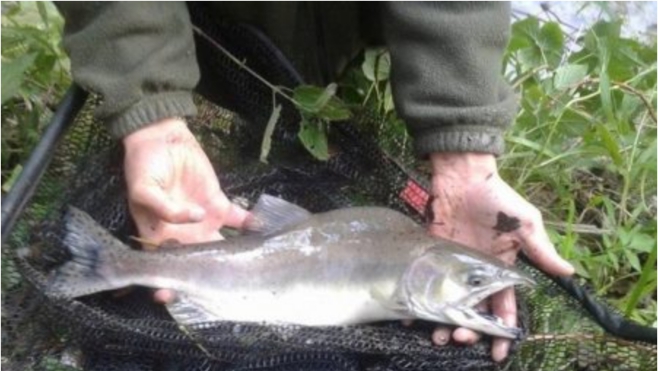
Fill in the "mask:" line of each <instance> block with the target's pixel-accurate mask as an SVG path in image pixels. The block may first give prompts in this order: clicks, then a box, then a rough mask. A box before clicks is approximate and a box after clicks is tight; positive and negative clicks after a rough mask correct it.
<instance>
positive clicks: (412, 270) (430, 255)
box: [398, 245, 534, 338]
mask: <svg viewBox="0 0 658 371" xmlns="http://www.w3.org/2000/svg"><path fill="white" fill-rule="evenodd" d="M514 285H530V286H531V285H534V281H533V279H532V278H531V277H530V276H529V275H527V274H526V273H524V272H522V271H520V270H518V269H517V268H515V267H514V266H511V265H507V264H505V263H504V262H502V261H500V260H499V259H497V258H495V257H492V256H489V255H486V254H483V253H480V252H477V251H474V250H472V249H469V248H467V247H462V246H456V245H450V246H437V247H436V248H432V249H430V250H428V251H426V252H425V253H424V254H422V255H421V256H420V257H418V258H416V259H415V260H414V261H413V262H412V263H411V265H410V266H409V268H408V269H407V271H406V272H405V274H404V276H403V278H402V280H401V282H400V286H399V289H400V290H401V294H402V297H401V298H398V300H400V299H402V301H403V302H405V303H406V305H407V309H408V310H409V311H410V312H411V313H412V314H414V315H415V316H417V317H419V318H423V319H427V320H430V321H436V322H443V323H451V324H454V325H458V326H461V327H465V328H470V329H472V330H475V331H480V332H483V333H486V334H490V335H494V336H503V337H507V338H515V337H516V336H517V335H518V333H519V330H518V329H516V328H512V327H507V326H504V325H503V324H502V323H501V321H499V320H496V318H495V317H494V316H491V315H485V314H480V313H477V312H476V311H475V310H474V309H473V307H474V306H476V305H477V304H478V303H480V302H481V301H482V300H484V299H486V298H488V297H489V296H491V295H492V294H495V293H497V292H499V291H501V290H503V289H506V288H508V287H512V286H514Z"/></svg>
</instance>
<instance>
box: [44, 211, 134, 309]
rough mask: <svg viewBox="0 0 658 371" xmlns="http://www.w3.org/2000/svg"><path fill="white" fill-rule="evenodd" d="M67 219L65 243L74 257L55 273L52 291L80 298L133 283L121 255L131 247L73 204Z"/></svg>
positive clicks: (51, 280) (51, 283)
mask: <svg viewBox="0 0 658 371" xmlns="http://www.w3.org/2000/svg"><path fill="white" fill-rule="evenodd" d="M66 218H67V220H66V229H67V232H66V237H65V238H64V245H65V246H67V247H68V249H69V252H70V253H71V255H72V256H73V258H72V259H71V260H70V261H68V262H67V263H65V264H64V265H62V266H61V267H59V268H58V269H57V270H56V271H55V272H54V274H53V276H52V277H51V279H50V285H49V288H48V291H49V292H50V293H53V294H60V295H65V296H67V297H77V296H83V295H89V294H93V293H96V292H100V291H106V290H112V289H116V288H120V287H124V286H127V285H129V283H128V282H126V279H125V278H123V279H122V278H121V277H122V276H123V277H125V275H121V274H119V273H120V270H121V269H120V264H119V257H120V256H121V255H122V254H127V253H130V251H129V250H130V248H129V247H128V246H126V245H124V244H123V243H122V242H121V241H119V240H118V239H117V238H115V237H114V236H112V235H111V234H110V233H109V232H107V231H106V230H105V229H103V227H101V226H100V225H99V224H98V223H96V221H94V220H93V219H92V218H91V217H90V216H89V215H88V214H87V213H85V212H84V211H82V210H79V209H76V208H73V207H71V208H70V209H69V212H68V214H67V216H66Z"/></svg>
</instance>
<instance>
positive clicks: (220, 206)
mask: <svg viewBox="0 0 658 371" xmlns="http://www.w3.org/2000/svg"><path fill="white" fill-rule="evenodd" d="M212 205H213V208H214V209H215V210H216V211H217V212H218V213H219V215H220V216H221V218H222V225H224V226H227V227H232V228H238V229H241V228H242V226H243V225H244V222H245V221H246V219H247V217H248V216H249V212H248V211H247V210H245V209H243V208H241V207H240V206H238V205H236V204H234V203H231V202H230V201H229V200H228V198H226V196H224V195H223V194H222V195H220V196H218V197H215V198H214V199H213V201H212Z"/></svg>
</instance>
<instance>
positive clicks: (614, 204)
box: [2, 2, 657, 325]
mask: <svg viewBox="0 0 658 371" xmlns="http://www.w3.org/2000/svg"><path fill="white" fill-rule="evenodd" d="M592 7H594V8H595V9H596V10H598V11H599V13H600V14H601V18H605V19H606V20H601V21H599V22H597V23H595V24H593V25H590V26H586V27H584V26H578V27H574V26H573V25H569V24H567V23H566V22H564V21H563V20H562V19H561V18H560V17H558V16H557V15H556V14H555V13H554V12H553V11H552V10H551V8H550V6H549V5H545V6H544V8H545V9H543V12H542V13H541V14H540V16H539V17H533V16H528V15H527V14H524V13H523V12H521V13H518V12H517V13H515V15H516V17H515V20H514V23H513V25H512V38H511V41H510V44H509V47H508V49H507V53H506V55H505V68H504V71H503V73H504V74H505V76H506V78H507V79H508V81H510V83H511V84H512V85H513V86H514V87H515V88H516V89H517V90H518V92H519V96H520V110H519V113H518V116H517V119H516V124H515V125H514V126H513V128H512V129H511V130H510V131H509V132H508V133H507V137H506V142H507V152H506V154H505V155H504V156H502V157H501V159H500V162H499V163H500V168H501V173H502V175H503V177H504V179H507V180H508V182H510V184H511V185H512V186H513V187H514V188H515V189H516V190H517V191H519V192H520V193H521V194H522V195H524V196H525V197H526V198H528V199H529V200H530V201H531V202H533V203H534V204H535V205H537V206H538V207H539V208H540V209H541V210H542V212H543V214H544V219H545V221H546V224H547V227H548V229H549V231H550V234H551V237H552V239H553V241H554V242H555V244H556V246H557V248H558V249H559V251H560V253H561V254H562V255H563V256H565V257H566V258H567V259H569V260H570V261H571V262H572V263H573V264H574V265H575V266H576V267H577V273H578V276H579V277H580V278H581V279H582V280H583V282H584V283H586V284H587V285H590V286H591V287H592V288H593V290H595V291H596V292H597V293H598V294H599V295H602V296H604V297H606V298H607V299H608V300H609V301H610V302H611V303H613V304H614V305H615V306H616V307H617V308H618V309H619V310H620V311H622V312H623V313H625V314H626V315H628V316H630V317H631V318H633V319H635V320H637V321H639V322H641V323H644V324H653V325H655V323H656V248H657V245H656V162H657V159H656V125H657V124H656V37H655V32H654V33H649V34H643V35H642V37H641V38H638V37H629V36H628V35H626V34H625V33H623V32H622V29H623V28H622V26H623V25H624V24H625V22H626V23H628V22H632V20H631V19H624V18H621V17H619V14H621V13H619V12H616V11H614V8H613V7H612V6H610V5H606V4H603V5H601V4H595V3H584V4H582V9H588V8H592ZM653 9H654V10H653V11H654V13H655V4H654V6H653ZM654 15H655V14H654ZM653 19H655V17H654V18H653ZM62 25H63V24H62V20H61V18H60V17H59V15H58V14H57V12H56V11H55V9H54V7H53V6H52V4H50V3H32V2H27V3H14V2H3V3H2V133H3V135H2V191H3V193H4V192H6V191H8V190H9V189H10V188H11V185H12V183H13V181H14V179H15V177H16V176H17V174H19V173H20V170H21V166H20V164H21V163H22V162H23V161H24V160H25V159H26V157H27V155H29V153H30V151H31V149H32V147H33V146H34V144H35V143H36V141H37V140H38V138H39V135H40V133H41V132H42V131H43V128H44V126H45V125H46V124H47V122H48V120H49V118H50V116H51V115H52V113H53V110H54V109H55V107H56V104H57V102H58V101H59V99H60V98H61V97H62V95H63V93H64V91H65V89H66V88H67V86H68V85H69V84H70V77H69V63H68V59H67V57H66V55H65V53H64V52H63V51H62V49H61V46H60V41H61V29H62ZM654 28H655V25H654ZM389 69H390V61H389V59H388V54H387V52H386V51H385V50H382V49H373V50H366V51H365V52H364V54H363V55H362V57H361V60H360V61H359V64H358V65H356V67H355V68H352V69H350V70H349V71H347V72H346V74H345V75H344V76H343V78H342V79H341V80H340V81H338V85H337V88H338V89H337V90H336V86H335V85H331V86H329V87H328V88H327V89H321V88H315V90H314V89H313V88H310V87H305V89H306V91H304V90H297V91H295V94H294V95H293V97H292V98H293V99H295V100H296V101H297V103H298V106H299V107H300V109H301V110H303V111H304V112H306V113H308V115H307V116H305V117H306V119H305V124H304V125H302V131H301V132H300V138H301V139H302V140H303V142H304V143H305V144H306V145H307V146H309V147H313V148H314V154H315V155H316V156H317V157H320V158H322V157H323V156H326V154H323V153H322V152H321V149H322V148H326V141H325V139H324V138H325V137H324V131H325V130H327V129H330V126H331V123H330V121H332V117H333V119H335V117H338V116H340V115H338V116H336V115H334V116H335V117H334V116H331V117H330V116H327V117H323V116H322V115H323V114H320V115H319V116H318V115H317V113H318V112H325V113H326V110H327V109H334V110H333V111H332V112H333V113H332V114H335V113H336V112H337V111H336V110H335V108H336V107H334V106H331V105H332V104H336V105H338V104H339V102H338V101H337V98H335V97H334V94H337V96H338V97H340V98H341V99H342V101H340V107H339V108H340V109H342V106H343V105H347V106H351V107H355V106H361V107H366V108H367V109H371V110H374V111H377V112H379V113H380V115H381V117H382V125H381V128H380V131H381V132H382V136H381V137H382V139H381V145H382V146H384V147H385V148H388V149H389V151H391V152H392V154H393V155H395V156H399V157H401V158H405V157H406V158H408V157H409V156H410V154H409V153H407V152H405V151H404V150H402V149H401V148H404V146H400V145H399V143H400V141H402V142H403V143H404V142H406V141H408V137H407V135H406V131H405V128H404V125H403V124H402V122H401V121H400V120H399V119H398V118H397V117H396V115H395V110H394V106H393V101H392V99H391V90H390V84H389V81H388V72H389ZM309 92H311V93H313V94H314V95H313V94H311V95H308V94H310V93H309ZM336 92H337V93H336ZM305 94H306V95H305ZM318 102H324V103H322V104H321V105H318V104H319V103H318ZM327 102H328V103H327ZM326 104H328V106H325V105H326ZM341 112H342V111H341ZM312 113H315V114H316V115H315V116H313V115H312ZM325 116H326V115H325ZM273 118H274V119H273V120H271V121H272V122H273V124H274V123H275V121H276V117H275V114H273ZM313 120H317V121H319V124H318V125H319V126H317V127H315V126H313V125H311V124H310V122H311V121H313ZM323 143H324V144H323ZM318 144H320V145H318ZM318 148H320V152H318ZM265 155H266V153H265Z"/></svg>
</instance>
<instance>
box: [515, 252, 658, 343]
mask: <svg viewBox="0 0 658 371" xmlns="http://www.w3.org/2000/svg"><path fill="white" fill-rule="evenodd" d="M519 257H520V258H521V259H522V260H523V261H524V262H526V263H528V264H530V265H531V266H533V267H535V268H537V269H539V270H541V269H540V268H539V267H537V266H536V265H535V264H534V263H533V262H532V261H531V260H530V259H529V258H528V257H527V256H526V255H525V254H524V253H523V252H521V253H520V254H519ZM544 274H545V275H546V277H548V278H550V279H551V280H552V281H553V282H555V284H557V285H558V286H559V287H560V288H561V289H563V290H564V291H566V292H567V293H568V294H569V296H571V297H573V298H574V299H576V300H577V301H578V302H579V303H580V304H581V305H582V306H583V308H585V310H587V312H588V313H589V314H590V315H591V316H592V318H594V320H595V321H596V322H597V323H598V324H599V325H600V326H601V327H603V328H604V329H605V330H606V332H608V333H609V334H612V335H615V336H617V337H619V338H622V339H625V340H631V341H641V342H644V343H648V344H656V341H657V340H658V332H656V328H655V327H650V326H642V325H640V324H638V323H636V322H634V321H631V320H629V319H626V318H624V317H623V316H621V315H619V314H617V313H615V312H614V311H612V310H611V309H610V308H608V307H607V306H606V305H604V304H601V303H600V302H599V301H598V300H597V299H596V297H595V296H594V295H592V294H591V293H590V292H589V291H588V290H587V289H585V288H584V287H582V286H581V285H579V284H578V283H577V282H576V281H575V280H574V279H573V278H569V277H555V276H553V275H550V274H548V273H544Z"/></svg>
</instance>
